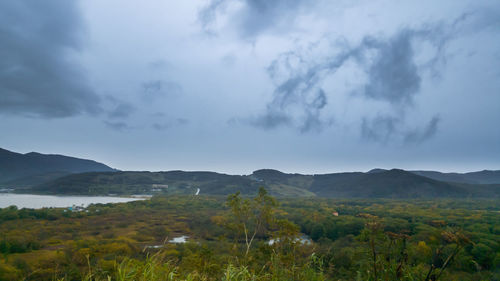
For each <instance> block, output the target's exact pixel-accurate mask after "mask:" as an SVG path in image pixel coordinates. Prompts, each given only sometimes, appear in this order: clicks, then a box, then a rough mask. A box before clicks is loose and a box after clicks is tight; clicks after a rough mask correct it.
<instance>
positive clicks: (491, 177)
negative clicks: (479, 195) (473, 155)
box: [367, 168, 500, 184]
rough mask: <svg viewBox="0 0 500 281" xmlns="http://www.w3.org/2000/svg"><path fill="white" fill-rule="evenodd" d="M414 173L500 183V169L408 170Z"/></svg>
mask: <svg viewBox="0 0 500 281" xmlns="http://www.w3.org/2000/svg"><path fill="white" fill-rule="evenodd" d="M384 171H387V170H386V169H378V168H377V169H372V170H370V171H368V172H367V173H369V174H372V173H380V172H384ZM408 172H411V173H413V174H416V175H419V176H424V177H427V178H431V179H434V180H438V181H447V182H455V183H469V184H500V170H496V171H495V170H483V171H477V172H468V173H443V172H437V171H424V170H415V171H408Z"/></svg>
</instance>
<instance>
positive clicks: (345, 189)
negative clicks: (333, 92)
mask: <svg viewBox="0 0 500 281" xmlns="http://www.w3.org/2000/svg"><path fill="white" fill-rule="evenodd" d="M463 175H465V174H463ZM474 175H476V174H474ZM486 176H488V175H486ZM476 177H477V176H476ZM487 179H488V180H492V177H488V178H487ZM157 185H162V186H167V185H168V188H164V189H161V192H162V193H170V194H179V193H181V194H194V193H195V192H196V190H197V189H198V188H200V190H201V194H209V195H228V194H231V193H234V192H237V191H238V192H241V193H242V194H244V195H255V194H256V193H257V191H258V188H259V187H260V186H264V187H265V188H266V189H267V190H269V193H270V194H271V195H273V196H284V197H298V196H300V197H311V196H318V197H335V198H339V197H340V198H436V197H453V198H467V197H482V198H491V197H499V196H500V184H470V183H456V182H443V181H438V180H435V179H431V178H428V177H424V176H421V175H417V174H414V173H411V172H408V171H404V170H398V169H393V170H388V171H386V170H378V171H372V172H368V173H361V172H353V173H333V174H322V175H301V174H286V173H282V172H279V171H276V170H258V171H255V172H254V173H253V174H251V175H248V176H246V175H243V176H239V175H226V174H219V173H215V172H184V171H169V172H106V173H103V172H100V173H98V172H94V173H83V174H72V175H68V176H64V177H61V178H58V179H55V180H53V181H49V182H46V183H43V184H40V185H37V186H35V187H33V188H32V189H31V190H26V192H36V193H49V194H83V195H102V194H134V193H135V194H137V193H152V192H154V190H157V189H158V188H155V186H157Z"/></svg>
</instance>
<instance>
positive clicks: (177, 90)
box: [141, 80, 182, 101]
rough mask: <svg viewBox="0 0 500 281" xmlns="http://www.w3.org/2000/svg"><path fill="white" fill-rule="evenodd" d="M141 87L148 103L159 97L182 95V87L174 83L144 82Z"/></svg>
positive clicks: (163, 81)
mask: <svg viewBox="0 0 500 281" xmlns="http://www.w3.org/2000/svg"><path fill="white" fill-rule="evenodd" d="M141 86H142V93H143V98H144V99H145V100H147V101H152V100H154V99H156V98H158V97H165V96H167V95H178V94H181V93H182V87H181V85H179V84H178V83H176V82H172V81H165V80H150V81H146V82H143V83H142V85H141Z"/></svg>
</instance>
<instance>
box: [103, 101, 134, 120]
mask: <svg viewBox="0 0 500 281" xmlns="http://www.w3.org/2000/svg"><path fill="white" fill-rule="evenodd" d="M135 110H136V108H135V107H134V106H133V105H132V104H130V103H126V102H120V103H119V104H118V105H116V107H115V108H114V109H112V110H111V111H109V112H108V117H109V118H127V117H129V116H130V115H131V114H132V113H133V112H134V111H135Z"/></svg>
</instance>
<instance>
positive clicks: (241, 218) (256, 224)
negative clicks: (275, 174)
mask: <svg viewBox="0 0 500 281" xmlns="http://www.w3.org/2000/svg"><path fill="white" fill-rule="evenodd" d="M227 205H228V206H229V207H230V208H231V216H230V218H228V223H227V226H228V227H229V228H230V229H232V230H234V231H236V233H237V234H238V235H237V236H236V239H240V238H241V236H243V239H244V240H245V257H247V256H248V253H249V251H250V248H251V247H252V243H253V241H254V239H255V237H256V236H257V235H264V234H266V233H267V231H268V230H269V226H270V225H272V224H273V222H274V220H275V219H274V213H275V207H276V206H277V202H276V200H275V199H274V198H273V197H271V196H269V195H268V194H267V191H266V190H265V189H264V188H262V187H261V188H260V189H259V192H258V194H257V196H256V197H255V198H253V199H243V198H242V197H241V195H240V193H239V192H238V193H236V194H231V195H229V196H228V198H227Z"/></svg>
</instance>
